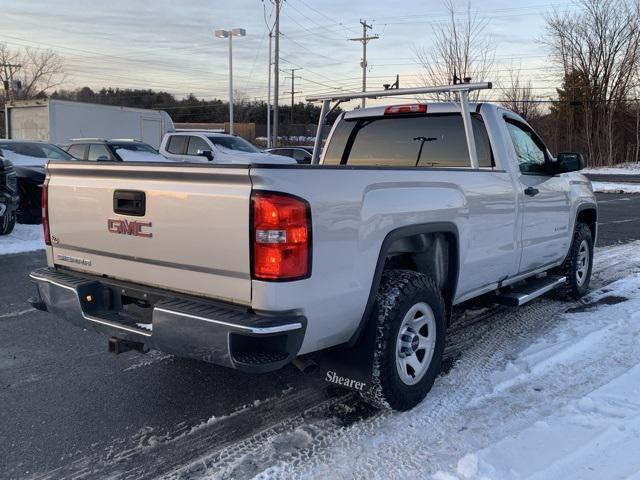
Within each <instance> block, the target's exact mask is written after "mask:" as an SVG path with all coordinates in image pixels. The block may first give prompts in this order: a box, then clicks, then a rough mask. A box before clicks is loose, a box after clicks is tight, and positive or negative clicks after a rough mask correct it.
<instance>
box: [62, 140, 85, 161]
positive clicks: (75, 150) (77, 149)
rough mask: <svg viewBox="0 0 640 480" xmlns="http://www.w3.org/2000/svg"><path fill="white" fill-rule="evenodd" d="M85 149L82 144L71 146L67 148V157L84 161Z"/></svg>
mask: <svg viewBox="0 0 640 480" xmlns="http://www.w3.org/2000/svg"><path fill="white" fill-rule="evenodd" d="M85 147H86V145H84V144H75V145H71V146H70V147H69V150H67V152H69V155H71V156H73V157H75V158H77V159H78V160H84V159H85V158H84V151H85Z"/></svg>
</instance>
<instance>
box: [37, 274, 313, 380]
mask: <svg viewBox="0 0 640 480" xmlns="http://www.w3.org/2000/svg"><path fill="white" fill-rule="evenodd" d="M30 277H31V279H32V280H33V281H34V282H35V284H36V286H37V289H38V296H37V297H35V298H34V299H32V300H30V301H31V303H32V305H33V306H34V307H35V308H38V309H41V310H46V311H48V312H50V313H52V314H53V315H56V316H57V317H60V318H62V319H64V320H66V321H68V322H70V323H72V324H74V325H77V326H79V327H82V328H87V329H91V330H95V331H98V332H100V333H104V334H106V335H109V336H110V337H115V338H117V339H122V340H126V341H129V342H136V343H140V344H144V345H145V347H148V348H155V349H158V350H162V351H164V352H167V353H171V354H174V355H176V356H181V357H190V358H196V359H199V360H203V361H206V362H209V363H215V364H217V365H223V366H226V367H231V368H237V369H239V370H244V371H249V372H265V371H270V370H276V369H278V368H280V367H282V366H283V365H285V364H286V363H288V362H290V361H291V360H293V358H295V356H296V355H297V353H298V351H299V349H300V346H301V345H302V340H303V338H304V332H305V327H306V319H305V317H303V316H301V315H295V314H288V313H287V314H256V313H254V312H252V311H251V310H249V309H247V308H246V307H241V306H236V305H229V304H223V303H220V302H211V301H207V300H201V299H195V298H191V297H184V296H177V295H176V294H175V293H171V292H166V291H163V290H158V289H154V288H149V287H141V286H139V285H131V284H127V283H125V282H117V281H111V280H107V279H104V278H100V277H93V276H89V275H84V274H76V273H75V272H67V271H60V270H56V269H49V268H45V269H40V270H36V271H34V272H32V273H31V275H30ZM125 298H126V299H127V300H126V301H131V300H132V299H133V300H134V301H140V302H142V303H145V304H148V305H149V306H148V307H147V308H148V310H147V312H146V313H147V316H148V318H150V323H148V322H145V323H138V322H137V321H136V320H139V317H136V316H132V315H131V314H129V312H128V310H127V307H126V306H125V303H126V301H125V300H124V299H125ZM143 310H144V309H143Z"/></svg>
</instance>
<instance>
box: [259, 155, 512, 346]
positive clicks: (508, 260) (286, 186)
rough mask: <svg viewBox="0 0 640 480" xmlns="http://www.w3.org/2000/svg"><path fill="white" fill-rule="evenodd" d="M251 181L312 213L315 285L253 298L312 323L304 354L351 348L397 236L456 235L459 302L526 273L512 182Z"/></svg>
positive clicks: (422, 176)
mask: <svg viewBox="0 0 640 480" xmlns="http://www.w3.org/2000/svg"><path fill="white" fill-rule="evenodd" d="M251 178H252V182H253V186H254V188H255V189H265V190H272V191H282V192H287V193H293V194H295V195H299V196H301V197H303V198H305V199H306V200H307V201H309V203H310V205H311V216H312V222H313V263H312V275H311V277H310V278H308V279H306V280H301V281H297V282H284V283H270V282H263V281H255V280H254V281H253V293H252V307H253V308H254V309H255V310H258V311H259V310H265V311H269V310H273V309H274V308H277V309H284V310H289V309H291V310H295V311H300V314H302V315H305V316H306V317H307V318H308V319H309V322H308V326H307V333H306V336H305V340H304V343H303V345H302V349H301V353H306V352H308V351H314V350H318V349H322V348H326V347H329V346H332V345H336V344H339V343H343V342H346V341H347V340H349V338H350V337H351V335H352V334H353V332H354V330H355V329H356V328H357V326H358V324H359V322H360V320H361V318H362V314H363V312H364V310H365V305H366V303H367V300H368V298H369V292H370V289H371V284H372V281H373V278H374V271H375V268H376V264H377V261H378V255H379V253H380V248H381V245H382V242H383V240H384V238H385V237H386V236H387V235H388V234H389V232H391V231H393V230H395V229H397V228H401V227H404V226H409V225H417V224H426V223H434V222H452V223H454V224H455V225H456V227H457V229H458V232H459V237H460V242H461V244H460V245H459V251H460V272H459V279H458V289H457V293H456V297H461V296H463V295H464V294H466V293H469V292H471V291H474V290H477V289H480V288H482V287H483V286H485V285H488V284H491V283H492V282H496V281H498V280H500V279H502V278H505V277H507V276H510V275H515V274H516V273H517V267H518V262H519V260H520V250H519V248H518V246H517V245H518V242H519V237H518V234H519V232H518V229H517V225H516V193H515V190H514V188H513V185H512V182H511V177H510V176H509V175H508V174H507V173H505V172H501V171H495V172H494V171H490V170H488V171H482V172H472V171H470V170H464V169H459V170H444V169H440V170H439V169H419V170H415V169H384V168H382V169H376V168H355V169H352V168H341V167H336V168H313V169H308V168H304V167H302V168H291V169H280V168H263V169H260V168H252V170H251ZM328 298H330V299H331V301H330V302H327V299H328ZM454 301H455V300H454Z"/></svg>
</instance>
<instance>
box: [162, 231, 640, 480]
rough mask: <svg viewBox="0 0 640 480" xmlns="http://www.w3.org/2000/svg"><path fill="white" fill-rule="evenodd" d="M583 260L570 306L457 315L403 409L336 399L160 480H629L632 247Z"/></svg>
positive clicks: (638, 305)
mask: <svg viewBox="0 0 640 480" xmlns="http://www.w3.org/2000/svg"><path fill="white" fill-rule="evenodd" d="M595 259H596V263H595V266H594V278H593V287H594V288H593V291H592V292H591V293H590V294H589V295H588V296H587V297H585V298H584V299H583V300H582V301H580V302H573V303H565V302H559V301H555V300H552V299H549V298H544V299H540V300H537V301H535V302H532V303H531V304H529V305H526V306H524V307H521V308H519V309H506V308H504V309H499V310H497V311H493V312H488V314H489V315H488V316H485V318H482V319H479V318H476V319H475V320H474V315H473V314H470V315H465V316H463V318H464V319H465V321H464V322H462V323H463V324H464V325H462V326H460V327H459V328H456V326H455V324H454V326H453V327H452V328H451V331H450V333H449V338H450V342H451V343H452V344H453V347H455V348H453V350H455V351H459V352H460V354H459V355H457V354H455V355H453V358H454V363H453V367H452V368H451V369H450V370H449V371H448V372H447V373H446V374H445V375H443V376H441V377H440V378H439V379H438V380H437V381H436V384H435V386H434V388H433V390H432V391H431V393H430V394H429V395H428V397H427V398H426V399H425V401H424V402H422V404H420V405H419V406H417V407H416V408H414V409H413V410H411V411H409V412H404V413H391V412H377V413H376V412H374V413H371V414H368V415H364V416H363V418H362V419H361V420H359V421H355V422H354V421H345V418H348V417H349V415H350V413H349V411H350V410H356V411H357V410H358V408H359V407H358V402H357V401H356V400H351V401H347V402H346V403H345V402H343V401H342V400H341V399H339V400H340V402H339V403H338V404H337V405H336V402H335V401H334V403H333V404H331V405H330V406H329V407H326V408H324V409H323V408H316V409H315V410H314V411H307V412H305V413H304V414H301V415H298V416H297V418H295V419H289V420H287V421H286V422H285V423H284V424H281V425H278V426H275V427H271V428H269V429H267V430H265V431H261V432H260V433H258V434H256V435H255V436H253V437H251V438H248V439H246V440H245V441H243V442H241V443H240V444H234V445H231V446H229V447H227V448H224V449H222V450H218V451H217V452H216V453H215V455H213V456H212V457H211V458H203V459H200V460H198V461H197V462H196V463H194V464H193V465H192V466H191V467H189V468H186V469H181V471H179V472H174V474H173V475H171V476H169V478H180V479H186V478H188V479H193V478H200V479H203V478H206V479H230V478H252V477H253V478H257V479H271V478H287V479H288V478H304V479H325V478H367V479H372V478H380V479H387V478H393V479H414V478H421V479H422V478H425V479H434V480H469V479H476V480H480V479H485V480H486V479H541V480H542V479H544V480H549V479H551V480H553V479H558V480H565V479H594V480H595V479H598V480H602V479H612V478H629V479H632V478H633V479H636V480H637V479H640V242H634V243H630V244H626V245H621V246H615V247H607V248H601V249H598V250H597V252H596V255H595ZM483 315H484V314H483V313H478V314H476V317H482V316H483ZM448 348H449V347H448ZM312 410H313V409H312ZM345 411H347V413H346V414H345V413H344V412H345ZM340 412H342V413H340ZM212 448H213V447H212Z"/></svg>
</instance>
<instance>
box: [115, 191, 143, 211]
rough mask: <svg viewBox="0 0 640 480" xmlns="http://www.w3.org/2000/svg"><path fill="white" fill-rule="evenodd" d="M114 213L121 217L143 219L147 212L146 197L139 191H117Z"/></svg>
mask: <svg viewBox="0 0 640 480" xmlns="http://www.w3.org/2000/svg"><path fill="white" fill-rule="evenodd" d="M113 211H114V212H115V213H119V214H121V215H132V216H135V217H143V216H144V214H145V211H146V195H145V193H144V192H140V191H137V190H115V191H114V192H113Z"/></svg>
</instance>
